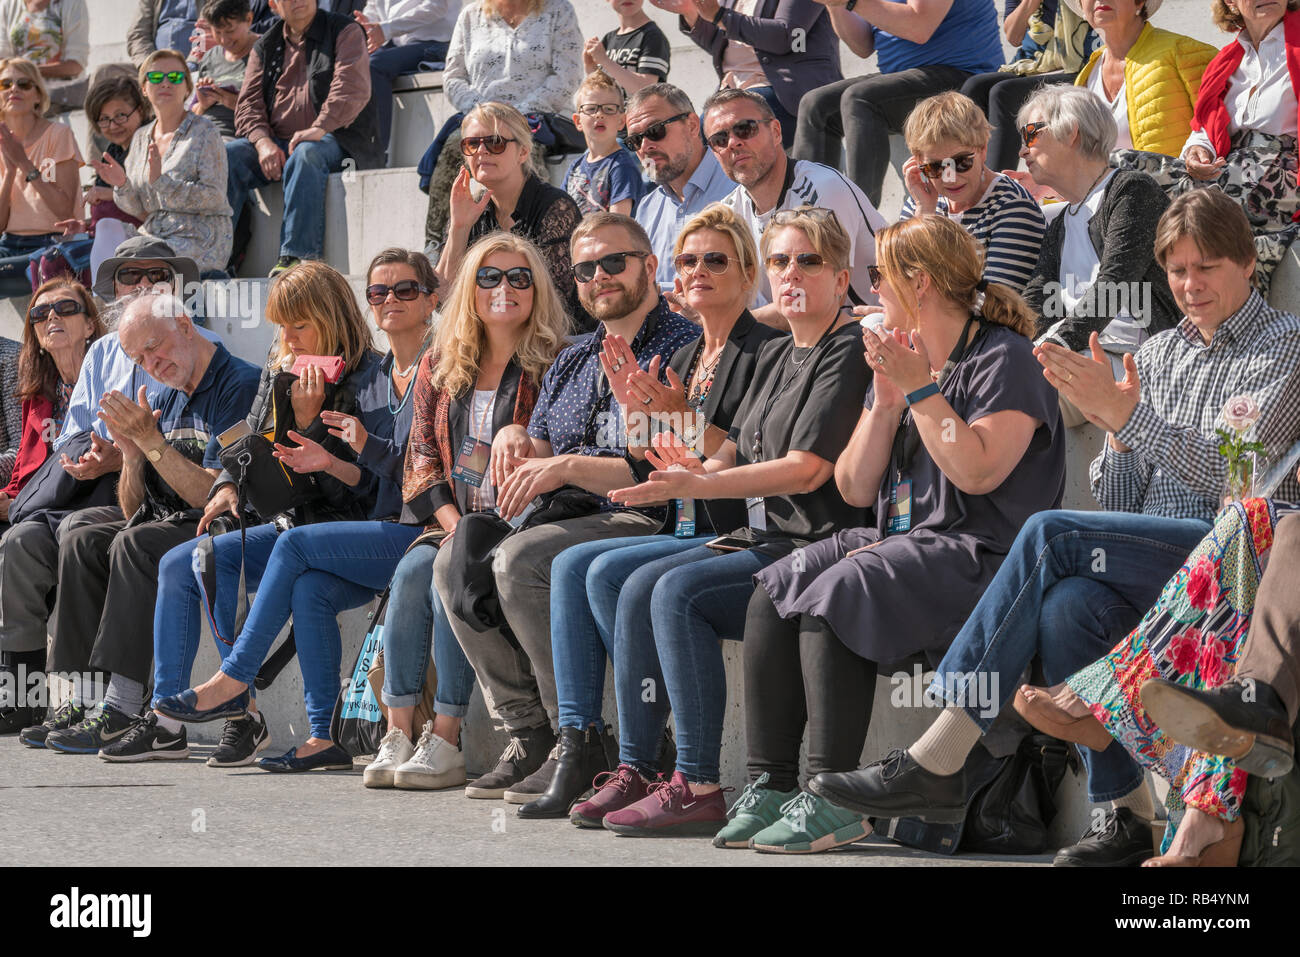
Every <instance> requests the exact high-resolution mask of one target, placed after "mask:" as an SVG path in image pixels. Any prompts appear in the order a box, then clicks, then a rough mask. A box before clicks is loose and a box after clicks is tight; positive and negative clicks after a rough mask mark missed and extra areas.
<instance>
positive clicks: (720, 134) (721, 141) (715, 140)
mask: <svg viewBox="0 0 1300 957" xmlns="http://www.w3.org/2000/svg"><path fill="white" fill-rule="evenodd" d="M733 133H734V134H735V136H736V139H738V140H752V139H753V138H754V137H755V136H757V135H758V120H741V121H740V122H739V123H735V124H733V125H732V127H731V128H730V129H727V130H718V131H717V132H716V133H714V134H712V135H711V136H710V137H709V145H710V146H712V147H713V148H714V149H715V150H724V149H726V148H727V144H728V143H730V142H731V136H732V134H733Z"/></svg>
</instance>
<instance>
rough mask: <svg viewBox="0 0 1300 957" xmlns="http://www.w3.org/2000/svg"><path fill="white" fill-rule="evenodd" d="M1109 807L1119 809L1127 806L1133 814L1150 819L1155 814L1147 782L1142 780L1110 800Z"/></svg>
mask: <svg viewBox="0 0 1300 957" xmlns="http://www.w3.org/2000/svg"><path fill="white" fill-rule="evenodd" d="M1110 804H1111V807H1113V808H1115V809H1116V810H1119V809H1120V808H1122V807H1126V808H1128V809H1129V810H1130V811H1132V812H1133V816H1134V817H1137V818H1140V819H1142V820H1143V821H1150V820H1152V819H1153V818H1154V817H1155V816H1156V806H1155V803H1154V802H1153V801H1152V800H1151V789H1150V788H1148V787H1147V782H1146V781H1145V780H1143V781H1142V783H1141V784H1139V785H1138V786H1137V787H1135V788H1134V789H1133V790H1132V791H1129V792H1128V794H1125V795H1124V796H1123V797H1121V798H1116V799H1115V800H1113V801H1111V802H1110Z"/></svg>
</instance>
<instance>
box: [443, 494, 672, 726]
mask: <svg viewBox="0 0 1300 957" xmlns="http://www.w3.org/2000/svg"><path fill="white" fill-rule="evenodd" d="M661 524H662V523H661V522H659V521H657V520H655V519H650V518H647V517H646V516H644V515H642V514H640V513H639V512H604V513H601V514H599V515H587V516H584V517H582V518H571V519H569V520H567V521H563V522H552V523H549V524H546V525H538V526H537V527H535V528H530V529H528V530H527V531H523V532H520V533H518V534H517V535H511V536H510V537H509V538H507V539H506V540H505V541H504V542H503V543H502V544H501V546H500V548H499V549H498V552H497V559H496V562H495V563H494V568H495V574H496V583H497V594H498V596H499V597H500V599H501V608H502V610H503V611H504V612H505V618H506V621H508V622H509V623H510V628H511V630H512V631H513V632H514V634H515V638H517V639H518V641H519V644H520V646H521V648H516V647H515V646H514V645H512V644H511V643H510V641H509V640H508V639H507V638H506V636H505V635H504V634H502V633H501V630H500V629H499V628H494V629H492V630H490V631H485V632H480V631H475V630H474V628H473V627H472V626H471V625H470V624H469V623H468V622H467V621H465V620H464V619H463V618H460V617H459V616H457V615H456V614H455V613H454V612H453V611H452V605H451V602H450V600H449V595H450V590H449V588H448V585H447V570H448V566H449V565H450V564H451V555H452V551H453V550H452V549H451V548H440V549H438V557H437V558H435V559H434V562H433V583H434V586H435V587H436V588H437V589H438V596H439V597H440V598H441V599H442V604H443V607H444V608H445V609H446V610H447V618H448V619H449V620H450V621H451V630H452V632H453V633H455V635H456V640H457V641H458V642H460V646H461V648H462V650H464V652H465V657H466V658H468V659H469V663H470V664H471V665H473V666H474V673H475V674H476V675H477V676H478V681H479V685H480V686H481V687H482V688H483V699H484V701H485V702H486V703H487V707H488V711H490V712H491V713H492V714H493V716H495V717H496V718H498V719H499V720H500V721H501V722H502V723H504V724H505V726H506V730H507V731H510V732H515V731H522V730H524V729H525V728H535V727H537V726H539V725H541V724H544V723H546V722H549V723H550V725H551V727H552V728H555V727H556V726H557V725H558V722H559V713H560V705H559V699H558V696H557V694H556V691H555V665H554V663H553V660H552V658H551V562H552V561H554V560H555V556H556V555H558V554H560V552H562V551H564V550H565V549H566V548H569V547H571V546H573V545H581V544H582V543H583V542H590V541H595V540H596V539H599V538H618V537H622V536H629V535H653V534H654V533H655V532H657V531H659V527H660V525H661ZM521 649H522V650H521Z"/></svg>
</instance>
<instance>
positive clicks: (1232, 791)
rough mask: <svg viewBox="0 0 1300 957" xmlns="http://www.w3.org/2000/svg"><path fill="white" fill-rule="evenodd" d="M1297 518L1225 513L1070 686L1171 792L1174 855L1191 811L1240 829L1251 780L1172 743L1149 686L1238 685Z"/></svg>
mask: <svg viewBox="0 0 1300 957" xmlns="http://www.w3.org/2000/svg"><path fill="white" fill-rule="evenodd" d="M1296 510H1297V506H1292V505H1286V504H1283V503H1275V502H1273V501H1272V500H1270V499H1262V498H1252V499H1247V500H1246V501H1245V502H1234V503H1233V504H1231V505H1228V506H1226V507H1224V509H1223V510H1222V511H1221V512H1219V514H1218V516H1217V517H1216V518H1215V521H1214V527H1213V528H1212V529H1211V530H1210V532H1209V533H1208V534H1207V535H1206V536H1205V538H1204V539H1202V540H1201V543H1200V544H1199V545H1198V546H1197V547H1196V549H1195V550H1194V551H1193V552H1192V553H1191V555H1189V556H1188V558H1187V561H1186V562H1185V563H1184V564H1183V567H1182V568H1181V569H1179V571H1178V572H1177V573H1176V574H1175V575H1174V577H1173V578H1171V579H1170V580H1169V581H1168V583H1166V585H1165V587H1164V591H1162V592H1161V593H1160V598H1159V600H1158V601H1157V602H1156V604H1155V605H1154V606H1153V607H1152V608H1151V610H1150V611H1148V612H1147V613H1146V616H1145V617H1144V618H1143V619H1142V621H1141V622H1139V623H1138V626H1137V627H1136V628H1135V629H1133V631H1132V632H1131V633H1130V634H1129V635H1128V637H1127V638H1125V639H1124V640H1123V641H1122V642H1120V643H1119V644H1118V645H1117V646H1116V647H1115V649H1114V650H1113V651H1111V653H1110V654H1109V655H1107V656H1106V657H1104V658H1102V659H1100V660H1099V661H1096V662H1094V663H1093V664H1091V665H1088V667H1086V668H1084V669H1082V670H1081V671H1078V672H1076V673H1075V674H1074V675H1072V676H1071V677H1070V678H1069V680H1068V684H1069V686H1070V688H1071V689H1073V690H1074V692H1075V693H1076V694H1077V695H1078V696H1079V697H1080V698H1082V699H1083V700H1084V701H1085V702H1087V704H1088V705H1089V706H1090V707H1091V708H1092V713H1093V714H1094V715H1096V717H1097V720H1098V721H1100V722H1101V723H1102V724H1103V725H1105V727H1106V730H1107V731H1109V732H1110V734H1111V736H1112V737H1114V738H1115V739H1116V740H1117V741H1119V743H1120V744H1122V745H1123V746H1124V748H1125V749H1126V750H1127V751H1128V752H1129V753H1130V754H1132V755H1133V757H1134V758H1135V759H1136V760H1137V761H1138V762H1139V763H1140V764H1142V765H1143V766H1144V767H1145V768H1147V769H1148V770H1150V771H1152V772H1154V773H1155V774H1158V775H1160V776H1161V777H1163V778H1164V779H1165V780H1167V781H1168V782H1169V795H1168V797H1167V798H1166V800H1165V804H1166V807H1167V808H1168V810H1169V823H1170V826H1169V828H1168V829H1167V830H1166V833H1165V841H1164V846H1165V847H1166V848H1168V846H1169V842H1170V841H1171V840H1172V838H1173V832H1174V829H1175V828H1176V827H1177V826H1178V822H1179V820H1181V818H1182V815H1183V813H1184V812H1185V811H1186V809H1187V808H1195V809H1197V810H1200V811H1204V812H1205V813H1207V814H1213V815H1214V816H1216V817H1220V818H1223V819H1225V820H1228V821H1233V820H1235V819H1236V818H1237V816H1238V815H1239V814H1240V813H1241V799H1242V797H1243V796H1244V795H1245V793H1246V777H1247V775H1246V772H1245V771H1242V770H1241V769H1240V768H1238V767H1237V766H1236V763H1235V762H1233V761H1232V760H1231V759H1229V758H1224V757H1219V756H1216V755H1212V754H1206V753H1205V752H1203V751H1194V750H1193V749H1191V748H1189V747H1187V746H1185V745H1181V744H1176V743H1175V742H1174V741H1173V740H1171V739H1170V738H1169V737H1168V736H1166V735H1165V733H1164V732H1163V731H1162V730H1161V729H1160V728H1159V727H1158V726H1157V725H1156V724H1155V723H1154V722H1153V721H1152V720H1151V718H1150V716H1149V715H1148V714H1147V713H1146V711H1145V710H1143V708H1142V700H1141V696H1140V695H1141V691H1142V685H1143V683H1144V682H1146V681H1147V680H1148V679H1150V678H1166V679H1168V680H1170V681H1174V682H1177V683H1178V684H1181V685H1185V686H1187V687H1189V688H1197V689H1208V688H1217V687H1218V686H1219V685H1221V684H1223V683H1225V682H1226V681H1227V680H1228V679H1229V678H1231V677H1232V675H1233V674H1234V673H1235V671H1236V670H1237V662H1238V661H1239V660H1240V658H1241V655H1242V653H1243V651H1244V650H1245V642H1246V636H1247V633H1248V632H1249V630H1250V619H1251V613H1252V612H1253V611H1254V607H1255V593H1256V591H1257V589H1258V588H1259V581H1260V578H1261V577H1262V576H1263V574H1264V568H1265V566H1266V565H1267V562H1268V554H1269V550H1270V549H1271V548H1272V546H1273V529H1274V527H1275V526H1276V525H1277V522H1278V521H1279V520H1280V519H1281V518H1282V517H1283V516H1284V515H1287V514H1289V513H1290V512H1293V511H1296Z"/></svg>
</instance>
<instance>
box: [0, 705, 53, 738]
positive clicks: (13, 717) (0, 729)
mask: <svg viewBox="0 0 1300 957" xmlns="http://www.w3.org/2000/svg"><path fill="white" fill-rule="evenodd" d="M44 719H45V709H44V708H0V735H5V734H17V733H18V732H19V731H21V730H22V729H23V728H30V727H31V726H32V725H34V724H35V723H36V722H37V721H43V720H44Z"/></svg>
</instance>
